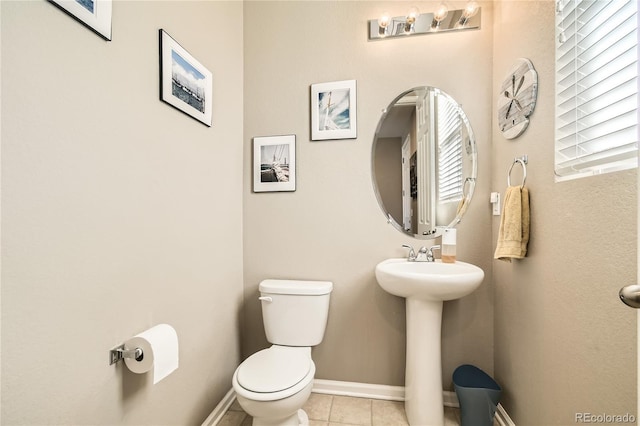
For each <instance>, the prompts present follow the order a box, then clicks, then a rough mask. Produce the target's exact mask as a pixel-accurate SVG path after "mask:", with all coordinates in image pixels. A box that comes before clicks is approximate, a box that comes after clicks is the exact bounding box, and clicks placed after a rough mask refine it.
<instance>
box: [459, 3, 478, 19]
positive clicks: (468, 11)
mask: <svg viewBox="0 0 640 426" xmlns="http://www.w3.org/2000/svg"><path fill="white" fill-rule="evenodd" d="M479 8H480V6H478V2H476V1H473V0H472V1H470V2H469V3H467V6H466V7H465V8H464V11H463V12H462V17H463V18H465V19H469V18H471V17H472V16H475V15H476V13H478V9H479Z"/></svg>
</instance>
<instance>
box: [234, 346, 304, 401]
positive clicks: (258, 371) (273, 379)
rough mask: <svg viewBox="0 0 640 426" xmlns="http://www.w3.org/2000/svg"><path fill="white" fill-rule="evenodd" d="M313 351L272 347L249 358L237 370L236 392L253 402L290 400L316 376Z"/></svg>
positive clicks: (299, 348)
mask: <svg viewBox="0 0 640 426" xmlns="http://www.w3.org/2000/svg"><path fill="white" fill-rule="evenodd" d="M315 371H316V367H315V364H314V363H313V360H312V359H311V348H309V347H290V346H278V345H273V346H271V347H270V348H268V349H263V350H261V351H259V352H256V353H255V354H253V355H251V356H250V357H249V358H247V359H246V360H245V361H244V362H243V363H242V364H240V366H239V367H238V368H237V369H236V371H235V373H234V375H233V384H234V388H235V391H236V393H238V394H239V395H242V396H243V397H245V398H247V399H251V400H254V401H273V400H277V399H283V398H287V397H289V396H291V395H294V394H295V393H297V392H299V391H300V390H302V389H304V388H305V387H306V386H307V385H308V384H309V383H310V382H311V381H312V380H313V377H314V375H315Z"/></svg>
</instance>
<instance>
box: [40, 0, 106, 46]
mask: <svg viewBox="0 0 640 426" xmlns="http://www.w3.org/2000/svg"><path fill="white" fill-rule="evenodd" d="M50 1H51V3H53V4H54V5H56V6H58V7H59V8H60V9H62V10H63V11H64V12H66V13H67V14H69V15H70V16H71V17H73V18H74V19H76V20H77V21H79V22H80V23H82V24H84V25H86V26H87V27H88V28H89V29H91V30H93V31H95V32H96V33H97V34H98V35H100V36H101V37H103V38H105V39H106V40H108V41H111V15H112V14H111V9H112V5H113V2H112V0H50Z"/></svg>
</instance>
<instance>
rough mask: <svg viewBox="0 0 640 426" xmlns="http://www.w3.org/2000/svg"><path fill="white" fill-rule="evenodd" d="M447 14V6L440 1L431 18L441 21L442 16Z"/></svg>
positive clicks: (444, 16)
mask: <svg viewBox="0 0 640 426" xmlns="http://www.w3.org/2000/svg"><path fill="white" fill-rule="evenodd" d="M448 14H449V9H448V8H447V6H446V5H445V4H444V3H440V6H438V9H436V11H435V12H433V20H434V21H437V22H441V21H442V20H443V19H444V18H446V17H447V15H448Z"/></svg>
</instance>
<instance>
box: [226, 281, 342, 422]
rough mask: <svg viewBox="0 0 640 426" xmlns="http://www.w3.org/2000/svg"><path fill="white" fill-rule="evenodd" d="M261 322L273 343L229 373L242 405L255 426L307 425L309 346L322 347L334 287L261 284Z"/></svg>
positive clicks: (312, 368) (324, 283) (310, 368)
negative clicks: (320, 345) (304, 408)
mask: <svg viewBox="0 0 640 426" xmlns="http://www.w3.org/2000/svg"><path fill="white" fill-rule="evenodd" d="M259 289H260V300H261V302H262V322H263V323H264V329H265V332H266V335H267V340H268V341H269V342H270V343H272V346H271V347H270V348H268V349H263V350H261V351H259V352H256V353H255V354H253V355H251V356H250V357H249V358H247V359H246V360H245V361H244V362H243V363H242V364H240V366H239V367H238V368H237V369H236V372H235V373H234V374H233V389H234V390H235V392H236V397H237V398H238V402H239V403H240V406H241V407H242V408H243V409H244V411H245V412H246V413H248V414H249V415H251V416H253V425H254V426H262V425H279V426H284V425H292V426H298V425H306V424H308V423H309V419H308V417H307V414H306V413H305V412H304V410H302V406H303V405H304V403H305V402H306V401H307V399H308V398H309V395H311V388H312V387H313V377H314V374H315V372H316V366H315V364H314V363H313V360H312V359H311V347H312V346H316V345H318V344H319V343H320V342H322V338H323V337H324V331H325V328H326V325H327V317H328V315H329V297H330V294H331V290H332V289H333V284H332V283H331V282H328V281H297V280H265V281H262V282H261V283H260V287H259Z"/></svg>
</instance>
